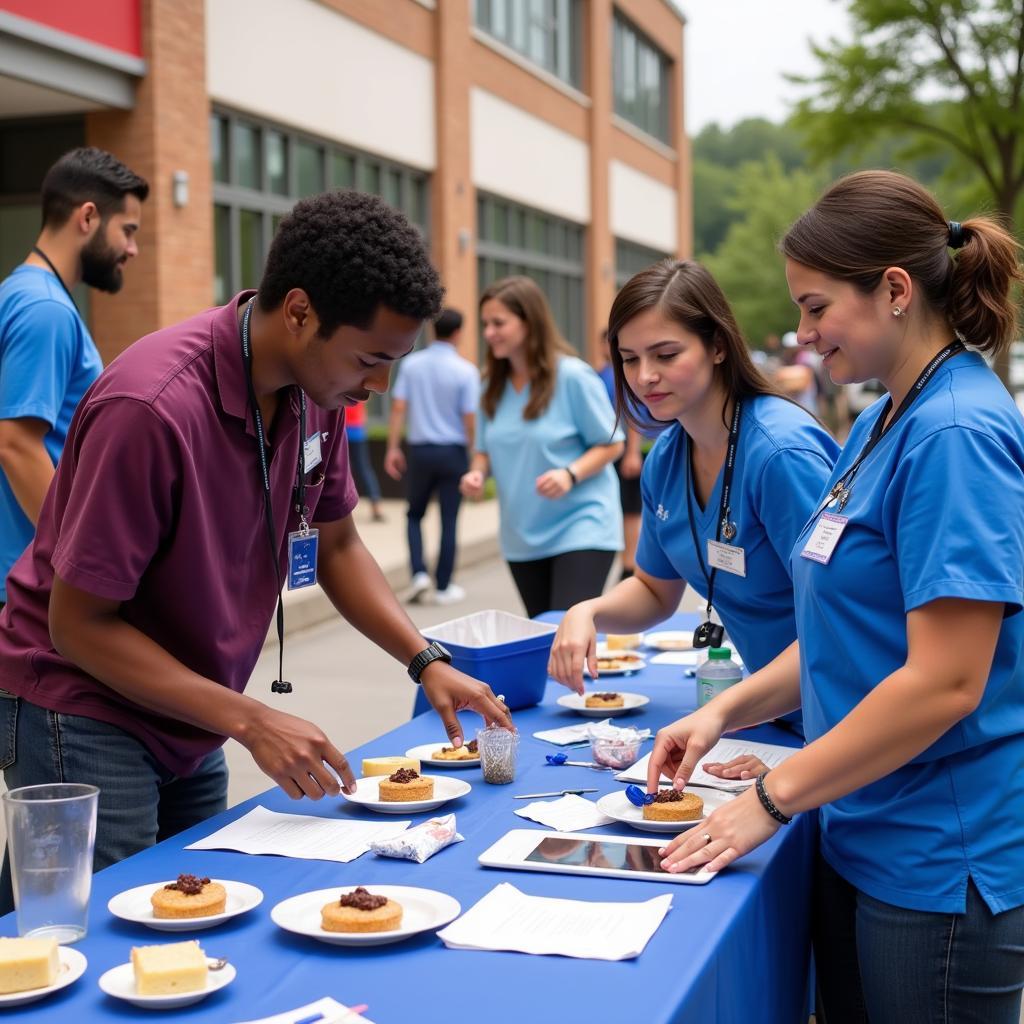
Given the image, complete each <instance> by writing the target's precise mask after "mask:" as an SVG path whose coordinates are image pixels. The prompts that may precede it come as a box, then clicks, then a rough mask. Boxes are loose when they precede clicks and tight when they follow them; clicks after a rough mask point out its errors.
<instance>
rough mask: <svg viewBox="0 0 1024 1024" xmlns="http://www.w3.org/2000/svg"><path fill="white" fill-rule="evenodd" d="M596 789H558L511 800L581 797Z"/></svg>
mask: <svg viewBox="0 0 1024 1024" xmlns="http://www.w3.org/2000/svg"><path fill="white" fill-rule="evenodd" d="M596 792H597V790H596V789H560V790H559V791H558V792H557V793H523V794H522V795H520V796H514V797H512V799H513V800H539V799H540V798H541V797H545V796H581V795H582V794H583V793H596Z"/></svg>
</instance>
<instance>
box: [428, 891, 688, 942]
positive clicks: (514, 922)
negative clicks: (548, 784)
mask: <svg viewBox="0 0 1024 1024" xmlns="http://www.w3.org/2000/svg"><path fill="white" fill-rule="evenodd" d="M671 906H672V897H671V896H656V897H655V898H654V899H652V900H647V901H646V902H644V903H585V902H583V901H580V900H563V899H552V898H551V897H547V896H527V895H526V894H525V893H522V892H520V891H519V890H518V889H517V888H516V887H515V886H514V885H510V884H509V883H508V882H502V883H501V884H500V885H497V886H495V887H494V888H493V889H492V890H491V891H490V892H489V893H488V894H487V895H486V896H484V897H483V899H481V900H480V901H479V902H478V903H476V904H474V905H473V906H472V907H470V908H469V910H467V911H466V913H465V914H463V915H462V917H460V918H459V919H458V920H457V921H455V922H453V923H452V924H450V925H448V927H447V928H444V929H442V930H441V931H439V932H438V933H437V934H438V936H439V938H441V940H442V941H443V942H444V944H445V945H446V946H450V947H452V948H453V949H502V950H513V951H514V952H519V953H534V954H540V955H552V954H553V955H558V956H572V957H578V958H581V959H586V960H629V959H632V958H633V957H635V956H639V955H640V954H641V953H642V952H643V951H644V947H645V946H646V945H647V943H648V942H649V941H650V939H651V936H652V935H653V934H654V933H655V932H656V931H657V930H658V926H659V925H660V924H661V922H662V921H663V920H664V918H665V915H666V914H667V913H668V911H669V908H670V907H671Z"/></svg>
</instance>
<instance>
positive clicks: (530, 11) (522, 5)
mask: <svg viewBox="0 0 1024 1024" xmlns="http://www.w3.org/2000/svg"><path fill="white" fill-rule="evenodd" d="M473 21H474V23H475V24H476V26H477V27H478V28H480V29H482V30H483V31H484V32H486V33H487V34H488V35H489V36H493V37H494V38H495V39H497V40H498V41H499V42H501V43H504V44H505V45H506V46H508V47H510V48H511V49H513V50H515V51H516V53H520V54H522V55H523V56H524V57H526V58H527V59H528V60H530V61H532V62H533V63H534V64H536V65H538V67H542V68H543V69H544V70H545V71H549V72H551V74H553V75H555V76H557V77H558V78H560V79H562V81H563V82H568V83H569V85H571V86H574V87H575V88H577V89H578V88H579V87H580V81H581V79H582V74H581V71H580V63H581V62H580V53H581V52H582V42H581V39H582V13H581V0H473Z"/></svg>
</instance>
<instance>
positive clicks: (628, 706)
mask: <svg viewBox="0 0 1024 1024" xmlns="http://www.w3.org/2000/svg"><path fill="white" fill-rule="evenodd" d="M596 692H597V693H620V694H622V702H623V703H622V707H621V708H588V707H587V705H586V694H583V695H582V696H581V695H580V694H578V693H567V694H565V695H564V696H562V697H559V698H558V703H559V704H560V705H561V706H562V707H563V708H568V709H569V710H570V711H575V712H576V714H577V715H583V717H584V718H615V717H616V716H617V715H626V714H628V713H629V712H630V711H633V710H635V709H636V708H642V707H643V706H644V705H645V704H650V702H651V698H650V697H645V696H644V695H643V694H642V693H624V692H623V691H622V690H614V691H613V690H597V691H596Z"/></svg>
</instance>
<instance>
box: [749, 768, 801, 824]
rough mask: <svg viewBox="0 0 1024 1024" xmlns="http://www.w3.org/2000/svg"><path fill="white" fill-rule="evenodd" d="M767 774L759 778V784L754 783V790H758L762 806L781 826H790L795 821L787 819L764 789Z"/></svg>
mask: <svg viewBox="0 0 1024 1024" xmlns="http://www.w3.org/2000/svg"><path fill="white" fill-rule="evenodd" d="M767 774H768V773H767V772H762V773H761V774H760V775H758V777H757V782H755V783H754V789H755V790H757V799H758V800H760V801H761V806H762V807H763V808H764V809H765V810H766V811H767V812H768V813H769V814H770V815H771V816H772V817H773V818H774V819H775V820H776V821H777V822H779V823H780V824H782V825H788V824H789V823H790V822H791V821H792V820H793V819H792V818H791V817H787V816H786V815H785V814H783V813H782V811H780V810H779V809H778V807H776V806H775V801H774V800H772V798H771V797H770V796H769V795H768V790H767V789H765V788H764V777H765V776H766V775H767Z"/></svg>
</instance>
